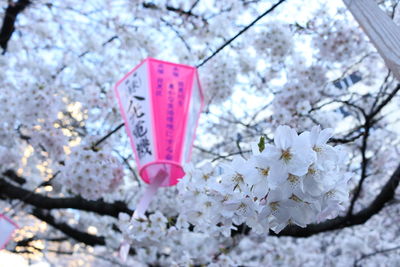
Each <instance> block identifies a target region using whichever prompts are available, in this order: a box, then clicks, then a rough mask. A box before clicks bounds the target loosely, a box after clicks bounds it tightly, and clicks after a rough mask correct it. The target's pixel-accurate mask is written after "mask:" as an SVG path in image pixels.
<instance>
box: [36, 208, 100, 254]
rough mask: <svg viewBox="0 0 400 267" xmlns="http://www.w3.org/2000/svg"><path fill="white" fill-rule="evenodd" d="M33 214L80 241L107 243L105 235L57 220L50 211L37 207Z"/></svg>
mask: <svg viewBox="0 0 400 267" xmlns="http://www.w3.org/2000/svg"><path fill="white" fill-rule="evenodd" d="M32 215H34V216H35V217H36V218H38V219H40V220H42V221H44V222H46V223H47V224H49V225H51V226H53V227H54V228H56V229H57V230H59V231H61V232H62V233H64V234H66V235H67V236H69V237H71V238H73V239H75V240H76V241H78V242H82V243H85V244H86V245H89V246H96V245H103V246H104V245H105V244H106V242H105V240H104V237H102V236H95V235H91V234H88V233H85V232H81V231H78V230H76V229H74V228H72V227H71V226H69V225H68V224H66V223H63V222H57V221H56V220H55V219H54V217H53V216H51V214H50V213H48V212H46V211H44V210H42V209H39V208H35V209H34V210H33V211H32Z"/></svg>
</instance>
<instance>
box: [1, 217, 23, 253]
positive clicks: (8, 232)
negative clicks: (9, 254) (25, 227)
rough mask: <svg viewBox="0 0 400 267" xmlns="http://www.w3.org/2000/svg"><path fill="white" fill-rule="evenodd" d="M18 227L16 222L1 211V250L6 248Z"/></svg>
mask: <svg viewBox="0 0 400 267" xmlns="http://www.w3.org/2000/svg"><path fill="white" fill-rule="evenodd" d="M18 228H19V227H18V225H17V224H16V223H15V222H13V221H12V220H11V219H9V218H8V217H7V216H5V215H3V214H1V213H0V250H2V249H4V248H5V246H6V245H7V244H8V242H9V241H10V240H11V237H12V234H13V233H14V231H15V230H16V229H18Z"/></svg>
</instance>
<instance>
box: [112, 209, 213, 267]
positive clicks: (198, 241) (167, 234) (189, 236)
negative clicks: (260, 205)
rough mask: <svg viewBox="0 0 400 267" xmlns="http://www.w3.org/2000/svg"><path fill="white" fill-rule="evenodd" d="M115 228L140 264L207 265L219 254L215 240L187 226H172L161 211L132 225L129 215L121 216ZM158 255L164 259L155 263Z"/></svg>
mask: <svg viewBox="0 0 400 267" xmlns="http://www.w3.org/2000/svg"><path fill="white" fill-rule="evenodd" d="M118 226H119V228H120V230H121V232H122V233H123V235H124V237H125V240H127V241H128V242H129V243H130V244H132V245H133V246H134V247H135V250H136V251H137V254H138V255H137V258H138V259H139V261H141V262H145V263H155V262H157V261H158V262H160V263H161V262H162V263H164V264H167V263H168V264H171V265H174V266H187V265H190V264H194V263H204V262H207V261H209V260H210V258H212V255H213V254H214V253H215V252H216V251H218V246H217V242H216V240H213V239H210V237H209V236H208V235H207V234H205V233H198V232H193V231H189V228H188V226H189V225H188V223H187V222H185V221H182V220H179V219H178V221H176V222H175V221H174V219H172V218H170V219H168V218H167V217H165V216H164V215H163V214H162V213H161V212H160V211H156V212H155V213H153V214H151V215H149V216H148V218H145V219H133V220H132V221H130V216H129V215H128V214H126V213H120V214H119V223H118ZM157 254H163V255H164V256H162V257H161V258H158V259H157Z"/></svg>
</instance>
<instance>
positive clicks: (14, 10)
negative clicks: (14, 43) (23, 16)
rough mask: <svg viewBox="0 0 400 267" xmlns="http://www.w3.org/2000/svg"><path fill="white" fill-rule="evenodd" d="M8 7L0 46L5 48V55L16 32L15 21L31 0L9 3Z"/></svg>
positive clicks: (0, 33)
mask: <svg viewBox="0 0 400 267" xmlns="http://www.w3.org/2000/svg"><path fill="white" fill-rule="evenodd" d="M8 2H9V4H8V7H7V9H6V13H5V15H4V19H3V25H2V27H1V30H0V46H1V48H3V55H4V54H5V53H6V50H7V45H8V41H9V40H10V39H11V36H12V34H13V32H14V31H15V21H16V20H17V16H18V14H19V13H21V12H22V11H23V10H24V9H25V8H26V7H27V6H28V5H29V4H30V3H31V1H29V0H18V2H14V1H8Z"/></svg>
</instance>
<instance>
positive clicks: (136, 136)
mask: <svg viewBox="0 0 400 267" xmlns="http://www.w3.org/2000/svg"><path fill="white" fill-rule="evenodd" d="M115 93H116V96H117V99H118V103H119V107H120V110H121V114H122V117H123V119H124V122H125V129H126V131H127V134H128V136H129V139H130V142H131V146H132V149H133V151H134V153H135V159H136V162H137V165H138V168H139V174H140V176H141V177H142V179H143V180H144V181H145V182H146V183H149V184H153V183H154V182H155V179H157V178H156V177H158V176H160V175H159V174H160V171H162V173H163V175H161V176H164V177H166V178H165V179H163V180H162V181H161V182H160V184H159V186H173V185H175V184H176V183H177V182H178V179H180V178H182V177H183V176H184V174H185V173H184V171H183V168H182V164H183V163H185V162H188V161H189V160H190V156H191V150H192V145H193V141H194V138H195V131H196V127H197V123H198V119H199V116H200V112H201V110H202V108H203V104H204V100H203V93H202V89H201V86H200V82H199V78H198V73H197V69H196V68H195V67H191V66H187V65H182V64H174V63H170V62H166V61H161V60H157V59H153V58H147V59H145V60H143V61H142V62H141V63H140V64H139V65H138V66H136V67H135V68H133V70H131V71H130V72H129V73H128V74H126V75H125V76H124V77H123V78H122V79H121V80H120V81H119V82H118V83H117V84H116V86H115Z"/></svg>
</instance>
